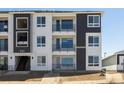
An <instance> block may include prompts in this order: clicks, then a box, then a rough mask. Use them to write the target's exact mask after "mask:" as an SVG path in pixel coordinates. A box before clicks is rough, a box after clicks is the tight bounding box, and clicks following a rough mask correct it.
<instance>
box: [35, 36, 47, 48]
mask: <svg viewBox="0 0 124 93" xmlns="http://www.w3.org/2000/svg"><path fill="white" fill-rule="evenodd" d="M38 37H41V41H42V37H43V36H37V38H38ZM44 37H45V43H42V42H41V43H37V45H40V46H37V47H38V48H40V47H46V36H44Z"/></svg>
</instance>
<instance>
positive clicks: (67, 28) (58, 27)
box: [52, 24, 75, 32]
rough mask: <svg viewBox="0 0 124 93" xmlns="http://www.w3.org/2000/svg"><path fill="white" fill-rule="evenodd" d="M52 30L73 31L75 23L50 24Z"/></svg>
mask: <svg viewBox="0 0 124 93" xmlns="http://www.w3.org/2000/svg"><path fill="white" fill-rule="evenodd" d="M52 31H53V32H72V31H73V32H74V31H75V25H74V24H73V25H70V24H67V25H62V24H59V25H57V24H53V25H52Z"/></svg>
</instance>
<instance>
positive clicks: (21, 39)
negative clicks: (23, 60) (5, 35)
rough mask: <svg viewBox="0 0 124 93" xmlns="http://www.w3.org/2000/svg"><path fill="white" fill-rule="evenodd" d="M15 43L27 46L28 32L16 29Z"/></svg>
mask: <svg viewBox="0 0 124 93" xmlns="http://www.w3.org/2000/svg"><path fill="white" fill-rule="evenodd" d="M16 38H17V39H16V45H17V47H18V46H21V47H23V46H24V47H25V46H28V32H27V31H26V32H24V31H17V32H16Z"/></svg>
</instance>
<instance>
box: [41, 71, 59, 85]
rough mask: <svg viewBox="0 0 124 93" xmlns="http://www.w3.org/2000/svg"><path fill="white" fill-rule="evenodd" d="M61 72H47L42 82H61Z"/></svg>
mask: <svg viewBox="0 0 124 93" xmlns="http://www.w3.org/2000/svg"><path fill="white" fill-rule="evenodd" d="M59 76H60V75H59V73H52V72H50V73H47V74H45V75H44V77H43V79H42V81H41V83H44V84H57V83H58V82H59Z"/></svg>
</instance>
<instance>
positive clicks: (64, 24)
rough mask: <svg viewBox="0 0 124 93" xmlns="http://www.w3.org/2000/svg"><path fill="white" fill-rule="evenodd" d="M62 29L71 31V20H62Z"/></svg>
mask: <svg viewBox="0 0 124 93" xmlns="http://www.w3.org/2000/svg"><path fill="white" fill-rule="evenodd" d="M61 27H62V29H65V30H72V29H73V20H62V26H61Z"/></svg>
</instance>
